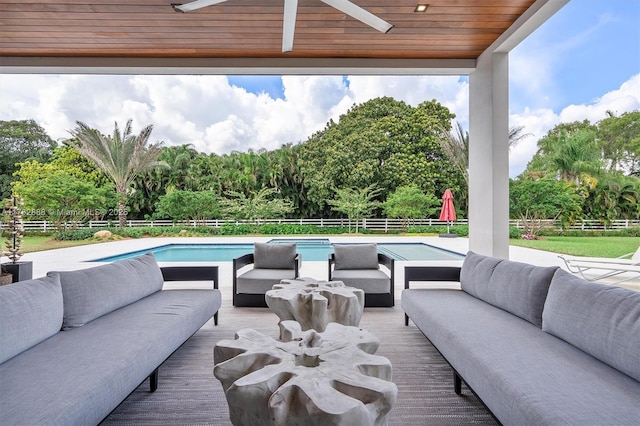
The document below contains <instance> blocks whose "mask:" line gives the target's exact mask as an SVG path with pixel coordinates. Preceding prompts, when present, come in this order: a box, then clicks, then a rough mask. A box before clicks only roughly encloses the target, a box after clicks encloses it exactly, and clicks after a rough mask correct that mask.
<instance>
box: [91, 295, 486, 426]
mask: <svg viewBox="0 0 640 426" xmlns="http://www.w3.org/2000/svg"><path fill="white" fill-rule="evenodd" d="M219 318H220V321H219V325H218V326H214V325H213V320H211V321H209V322H208V323H207V324H206V325H205V326H204V327H203V328H202V329H200V331H198V332H197V333H196V334H195V335H194V336H193V337H191V338H190V339H189V340H188V341H187V342H186V343H185V344H184V345H183V346H182V347H181V348H180V349H178V350H177V351H176V352H175V353H174V354H173V355H172V356H171V357H170V358H169V359H168V360H167V361H166V362H165V363H164V364H163V365H162V366H161V367H160V375H159V381H158V390H157V391H156V392H154V393H150V392H149V383H148V381H146V382H145V383H143V384H142V385H141V386H140V387H139V388H138V389H137V390H136V391H135V392H133V393H132V394H131V395H130V396H129V397H128V398H127V399H126V400H125V401H124V402H123V403H122V404H121V405H120V406H119V407H118V408H117V409H116V410H114V411H113V412H112V413H111V415H109V417H107V418H106V419H105V421H104V422H103V423H102V424H103V425H105V426H106V425H216V426H217V425H220V426H228V425H231V422H230V421H229V411H228V408H227V402H226V399H225V396H224V392H223V391H222V387H221V385H220V382H218V380H217V379H216V378H215V377H214V376H213V347H214V346H215V344H216V342H218V341H219V340H222V339H233V338H234V335H235V332H236V330H239V329H241V328H253V329H255V330H257V331H260V332H262V333H265V334H268V335H270V336H273V337H277V335H278V326H277V323H278V318H277V317H276V316H275V314H273V313H271V312H270V311H269V310H268V309H266V308H264V309H263V308H234V307H232V306H231V301H230V300H223V307H222V309H221V310H220V314H219ZM360 326H361V327H363V328H365V329H367V330H369V331H371V332H373V333H374V334H375V335H376V336H377V337H378V338H379V339H380V348H379V349H378V352H377V353H376V354H377V355H382V356H384V357H387V358H388V359H389V360H390V361H391V363H392V365H393V381H394V382H395V383H396V385H397V386H398V399H397V401H396V404H395V406H394V408H393V410H392V411H391V414H390V416H389V424H390V425H469V424H480V425H495V424H497V423H496V421H495V420H494V419H493V417H492V416H491V414H490V413H489V412H488V411H487V409H486V408H485V407H484V406H483V405H482V403H480V402H479V400H478V399H477V398H476V397H475V396H474V395H473V393H471V391H470V390H469V389H468V388H467V387H466V386H464V385H463V388H462V390H463V394H462V396H458V395H456V394H455V392H454V390H453V372H452V370H451V367H449V365H448V364H447V362H446V361H445V360H444V359H443V358H442V356H440V354H439V353H438V351H437V350H436V349H435V348H434V347H433V346H432V345H431V344H430V343H429V342H428V341H427V339H426V338H425V337H424V336H423V335H422V333H421V332H420V331H419V330H418V329H417V328H416V327H415V325H413V323H410V325H409V326H408V327H405V325H404V312H403V311H402V309H400V308H399V307H398V306H396V307H394V308H366V309H365V312H364V315H363V318H362V321H361V323H360Z"/></svg>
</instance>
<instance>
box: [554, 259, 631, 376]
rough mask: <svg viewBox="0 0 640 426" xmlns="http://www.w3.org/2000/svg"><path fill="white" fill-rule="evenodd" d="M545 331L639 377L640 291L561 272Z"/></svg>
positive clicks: (555, 280)
mask: <svg viewBox="0 0 640 426" xmlns="http://www.w3.org/2000/svg"><path fill="white" fill-rule="evenodd" d="M542 329H543V330H544V331H546V332H548V333H551V334H553V335H554V336H557V337H559V338H561V339H562V340H565V341H567V342H569V343H571V344H572V345H574V346H576V347H578V348H580V349H582V350H583V351H585V352H587V353H588V354H590V355H592V356H594V357H595V358H598V359H599V360H600V361H602V362H605V363H607V364H609V365H610V366H612V367H614V368H616V369H618V370H620V371H622V372H624V373H626V374H628V375H629V376H631V377H633V378H634V379H636V380H638V381H640V292H637V291H633V290H629V289H626V288H620V287H612V286H607V285H603V284H596V283H592V282H589V281H586V280H583V279H582V278H579V277H576V276H575V275H571V274H570V273H568V272H566V271H563V270H558V271H557V272H556V274H555V275H554V277H553V280H552V281H551V287H550V288H549V295H548V296H547V301H546V303H545V305H544V313H543V315H542Z"/></svg>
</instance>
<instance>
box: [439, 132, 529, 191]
mask: <svg viewBox="0 0 640 426" xmlns="http://www.w3.org/2000/svg"><path fill="white" fill-rule="evenodd" d="M523 129H524V126H512V127H510V128H509V149H511V148H513V147H514V146H516V145H517V144H518V143H519V142H520V141H521V140H522V139H524V138H527V137H529V136H531V133H524V134H523V133H522V130H523ZM439 133H440V135H439V138H438V139H439V141H440V146H441V147H442V151H443V152H444V155H445V156H446V157H447V158H448V159H449V161H451V163H452V164H453V166H454V167H455V168H456V169H458V171H459V172H460V173H462V176H464V180H465V181H466V182H467V187H468V186H469V132H465V131H464V130H463V129H462V125H461V124H460V122H458V121H456V125H455V128H454V131H453V132H449V130H447V129H444V128H443V129H441V130H440V132H439Z"/></svg>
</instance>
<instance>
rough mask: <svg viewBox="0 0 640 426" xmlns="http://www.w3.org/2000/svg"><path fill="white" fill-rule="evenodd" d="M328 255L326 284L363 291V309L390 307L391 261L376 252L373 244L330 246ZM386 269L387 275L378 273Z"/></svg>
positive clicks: (391, 298) (391, 289) (392, 275)
mask: <svg viewBox="0 0 640 426" xmlns="http://www.w3.org/2000/svg"><path fill="white" fill-rule="evenodd" d="M333 250H334V253H331V254H330V255H329V281H342V282H343V283H344V285H346V286H349V287H356V288H360V289H362V290H364V306H393V305H394V260H393V258H391V257H389V256H387V255H386V254H382V253H378V248H377V245H376V244H334V246H333ZM380 265H382V266H384V267H385V268H387V269H388V270H389V275H387V274H386V273H385V272H383V271H382V270H380Z"/></svg>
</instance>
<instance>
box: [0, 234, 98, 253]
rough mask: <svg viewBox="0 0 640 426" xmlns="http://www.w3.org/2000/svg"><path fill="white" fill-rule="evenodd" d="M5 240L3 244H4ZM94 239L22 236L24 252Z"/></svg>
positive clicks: (55, 247) (85, 242) (67, 245)
mask: <svg viewBox="0 0 640 426" xmlns="http://www.w3.org/2000/svg"><path fill="white" fill-rule="evenodd" d="M4 241H6V240H3V244H4ZM94 242H99V241H93V240H80V241H58V240H54V239H52V237H51V236H40V235H38V236H26V237H23V238H22V253H33V252H35V251H44V250H52V249H58V248H65V247H75V246H82V245H87V244H93V243H94Z"/></svg>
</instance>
